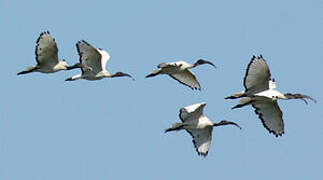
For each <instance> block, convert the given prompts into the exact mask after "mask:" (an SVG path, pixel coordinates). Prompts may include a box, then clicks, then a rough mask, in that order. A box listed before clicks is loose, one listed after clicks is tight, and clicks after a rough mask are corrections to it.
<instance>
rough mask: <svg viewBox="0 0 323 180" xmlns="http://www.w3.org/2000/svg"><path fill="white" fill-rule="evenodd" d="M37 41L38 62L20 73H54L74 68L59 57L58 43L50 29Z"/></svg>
mask: <svg viewBox="0 0 323 180" xmlns="http://www.w3.org/2000/svg"><path fill="white" fill-rule="evenodd" d="M36 43H37V45H36V51H35V53H36V61H37V64H36V65H35V66H30V67H28V68H27V69H26V70H24V71H21V72H19V73H18V75H22V74H27V73H31V72H41V73H54V72H57V71H60V70H70V69H73V67H69V66H68V64H67V63H66V61H65V60H59V59H58V48H57V44H56V42H55V39H54V38H53V37H52V36H51V35H50V33H49V32H48V31H46V32H42V33H41V34H40V36H39V37H38V39H37V42H36Z"/></svg>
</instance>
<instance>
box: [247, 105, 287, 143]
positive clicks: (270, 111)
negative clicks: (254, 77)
mask: <svg viewBox="0 0 323 180" xmlns="http://www.w3.org/2000/svg"><path fill="white" fill-rule="evenodd" d="M252 107H254V108H255V113H256V114H257V115H258V117H259V118H260V119H261V122H262V124H263V125H264V127H265V128H266V129H267V130H268V131H269V133H273V134H274V135H275V136H276V137H278V136H281V135H283V134H284V121H283V112H282V111H281V110H280V108H279V106H278V103H277V100H275V101H272V100H266V101H253V102H252Z"/></svg>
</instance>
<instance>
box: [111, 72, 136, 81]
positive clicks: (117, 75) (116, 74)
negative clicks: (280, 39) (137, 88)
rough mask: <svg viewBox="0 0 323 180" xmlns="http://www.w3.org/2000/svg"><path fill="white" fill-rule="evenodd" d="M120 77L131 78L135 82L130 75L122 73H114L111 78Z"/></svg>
mask: <svg viewBox="0 0 323 180" xmlns="http://www.w3.org/2000/svg"><path fill="white" fill-rule="evenodd" d="M122 76H126V77H129V78H131V79H132V80H135V79H134V78H133V77H132V76H131V75H130V74H127V73H123V72H116V73H115V74H114V75H113V76H112V77H122Z"/></svg>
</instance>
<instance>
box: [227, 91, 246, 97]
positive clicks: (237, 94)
mask: <svg viewBox="0 0 323 180" xmlns="http://www.w3.org/2000/svg"><path fill="white" fill-rule="evenodd" d="M244 96H246V93H245V92H244V91H242V92H239V93H236V94H233V95H232V96H228V97H225V98H224V99H237V98H240V97H244Z"/></svg>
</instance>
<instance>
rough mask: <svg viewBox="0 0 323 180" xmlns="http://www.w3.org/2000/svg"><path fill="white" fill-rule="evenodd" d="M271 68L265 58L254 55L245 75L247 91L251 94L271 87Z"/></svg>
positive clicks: (244, 82)
mask: <svg viewBox="0 0 323 180" xmlns="http://www.w3.org/2000/svg"><path fill="white" fill-rule="evenodd" d="M269 80H270V70H269V67H268V65H267V63H266V61H265V60H264V58H263V57H262V56H261V55H260V57H255V56H253V57H252V59H251V62H250V63H249V64H248V67H247V71H246V75H245V77H244V81H243V84H244V87H245V91H246V92H247V93H250V94H255V93H258V92H261V91H264V90H267V89H268V88H269Z"/></svg>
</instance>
